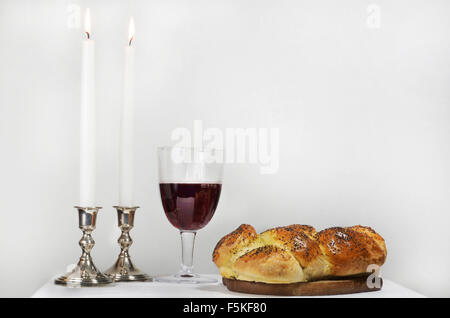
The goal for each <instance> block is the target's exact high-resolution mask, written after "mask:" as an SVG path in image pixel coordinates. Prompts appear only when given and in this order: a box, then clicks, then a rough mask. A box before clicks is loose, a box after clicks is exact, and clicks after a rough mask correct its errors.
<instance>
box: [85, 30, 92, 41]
mask: <svg viewBox="0 0 450 318" xmlns="http://www.w3.org/2000/svg"><path fill="white" fill-rule="evenodd" d="M86 35H87V38H88V40H89V39H90V38H91V35H90V34H89V32H88V31H86Z"/></svg>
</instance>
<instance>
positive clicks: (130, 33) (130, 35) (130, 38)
mask: <svg viewBox="0 0 450 318" xmlns="http://www.w3.org/2000/svg"><path fill="white" fill-rule="evenodd" d="M134 32H135V27H134V19H133V17H131V18H130V25H129V27H128V45H129V46H131V42H133V40H134Z"/></svg>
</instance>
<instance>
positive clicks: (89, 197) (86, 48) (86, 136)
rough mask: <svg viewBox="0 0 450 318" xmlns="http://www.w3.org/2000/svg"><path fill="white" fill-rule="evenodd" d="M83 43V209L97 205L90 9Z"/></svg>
mask: <svg viewBox="0 0 450 318" xmlns="http://www.w3.org/2000/svg"><path fill="white" fill-rule="evenodd" d="M85 33H86V36H87V38H86V39H85V40H83V43H82V69H81V119H80V131H81V135H80V203H79V204H80V206H82V207H93V206H95V203H96V202H95V170H96V167H95V164H96V153H95V150H96V149H95V129H96V126H95V97H94V86H95V85H94V79H95V77H94V41H93V40H92V39H91V17H90V12H89V9H87V10H86V18H85Z"/></svg>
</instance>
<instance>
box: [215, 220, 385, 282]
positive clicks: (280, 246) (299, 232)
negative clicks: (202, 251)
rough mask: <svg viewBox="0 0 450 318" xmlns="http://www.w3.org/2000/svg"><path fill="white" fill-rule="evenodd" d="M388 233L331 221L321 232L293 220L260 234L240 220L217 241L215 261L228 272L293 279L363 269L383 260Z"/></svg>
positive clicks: (263, 279)
mask: <svg viewBox="0 0 450 318" xmlns="http://www.w3.org/2000/svg"><path fill="white" fill-rule="evenodd" d="M386 255H387V250H386V244H385V242H384V239H383V238H382V237H381V236H380V235H379V234H377V233H376V232H375V231H374V230H373V229H371V228H370V227H366V226H361V225H355V226H352V227H346V228H343V227H332V228H329V229H325V230H322V231H320V232H317V231H316V230H315V229H314V228H313V227H312V226H309V225H300V224H292V225H288V226H283V227H276V228H272V229H269V230H266V231H264V232H262V233H261V234H259V235H258V234H257V232H256V230H255V229H254V228H253V227H252V226H251V225H248V224H242V225H241V226H239V227H238V228H237V229H236V230H234V231H233V232H231V233H230V234H228V235H226V236H224V237H223V238H222V239H221V240H220V241H219V242H218V243H217V245H216V247H215V249H214V252H213V261H214V262H215V263H216V265H217V266H218V267H219V269H220V272H221V274H222V276H223V277H225V278H234V279H241V280H248V281H258V282H266V283H275V282H278V283H293V282H299V281H310V280H318V279H323V278H329V277H330V276H350V275H356V274H362V273H365V272H366V271H367V267H368V266H369V265H371V264H376V265H379V266H381V265H383V264H384V262H385V260H386Z"/></svg>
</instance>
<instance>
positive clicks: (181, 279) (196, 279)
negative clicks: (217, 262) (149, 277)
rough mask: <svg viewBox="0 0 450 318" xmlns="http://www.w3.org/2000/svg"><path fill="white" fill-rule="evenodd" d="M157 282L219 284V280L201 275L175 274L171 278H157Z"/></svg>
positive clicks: (155, 279)
mask: <svg viewBox="0 0 450 318" xmlns="http://www.w3.org/2000/svg"><path fill="white" fill-rule="evenodd" d="M153 280H154V281H155V282H160V283H175V284H214V283H217V282H218V280H217V278H214V277H212V276H206V275H199V274H188V275H182V274H175V275H171V276H161V277H155V278H154V279H153Z"/></svg>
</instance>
